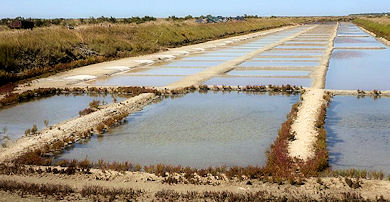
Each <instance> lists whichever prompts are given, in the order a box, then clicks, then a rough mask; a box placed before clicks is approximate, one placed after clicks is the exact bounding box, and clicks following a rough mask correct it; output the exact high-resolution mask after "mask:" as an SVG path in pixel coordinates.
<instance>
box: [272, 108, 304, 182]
mask: <svg viewBox="0 0 390 202" xmlns="http://www.w3.org/2000/svg"><path fill="white" fill-rule="evenodd" d="M299 105H300V103H297V104H294V105H293V106H292V109H291V112H290V114H289V115H288V116H287V121H286V122H284V123H283V124H282V127H281V128H280V129H279V132H278V137H277V138H276V140H275V142H274V144H272V145H271V151H270V152H269V153H268V159H267V165H266V167H267V168H268V169H270V170H272V173H273V175H276V176H279V177H289V176H290V175H291V174H294V173H295V170H294V167H295V166H296V165H295V164H294V161H293V159H292V158H291V157H290V156H289V155H288V142H289V140H293V139H294V134H292V132H291V125H292V124H293V121H294V119H295V118H296V116H297V113H298V107H299ZM295 169H296V168H295Z"/></svg>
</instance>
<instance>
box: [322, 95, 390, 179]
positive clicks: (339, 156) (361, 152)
mask: <svg viewBox="0 0 390 202" xmlns="http://www.w3.org/2000/svg"><path fill="white" fill-rule="evenodd" d="M325 127H326V130H327V132H328V134H327V143H328V151H329V154H330V155H329V163H330V166H331V167H332V168H333V169H352V168H355V169H366V170H375V171H380V170H382V171H383V172H385V173H387V174H390V98H379V99H373V98H372V97H365V98H359V99H358V98H357V97H354V96H335V97H334V98H333V100H332V102H331V104H330V106H329V109H328V112H327V118H326V124H325Z"/></svg>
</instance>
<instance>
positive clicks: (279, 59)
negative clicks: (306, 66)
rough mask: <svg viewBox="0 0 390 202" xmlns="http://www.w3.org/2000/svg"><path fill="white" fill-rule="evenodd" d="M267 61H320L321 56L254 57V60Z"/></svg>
mask: <svg viewBox="0 0 390 202" xmlns="http://www.w3.org/2000/svg"><path fill="white" fill-rule="evenodd" d="M258 60H260V61H267V62H271V61H272V62H277V61H286V62H319V58H311V57H309V58H305V57H295V58H293V57H291V58H290V57H256V58H252V61H258Z"/></svg>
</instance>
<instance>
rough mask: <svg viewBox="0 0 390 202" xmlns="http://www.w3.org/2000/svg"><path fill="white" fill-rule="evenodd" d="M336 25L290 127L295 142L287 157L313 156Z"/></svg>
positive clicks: (290, 144) (305, 158)
mask: <svg viewBox="0 0 390 202" xmlns="http://www.w3.org/2000/svg"><path fill="white" fill-rule="evenodd" d="M337 27H338V24H337V25H336V26H335V27H333V29H334V30H333V33H332V35H331V36H330V38H329V45H328V48H327V50H326V52H325V54H324V56H323V57H322V60H321V64H320V66H319V68H318V69H317V70H316V71H315V72H314V73H313V76H314V82H313V86H312V88H309V89H307V90H306V92H305V93H304V94H303V95H302V98H303V100H302V101H301V105H300V106H299V107H298V114H297V117H296V120H295V121H294V123H293V124H292V125H291V129H292V132H293V133H294V134H295V140H294V141H291V142H290V143H289V147H288V151H289V155H290V156H291V157H293V158H299V159H302V160H304V161H306V160H308V159H310V158H312V157H313V156H314V149H313V147H314V144H315V142H316V140H317V136H318V131H317V130H316V128H315V123H316V121H317V119H318V116H319V113H320V110H321V106H322V105H323V104H324V103H325V102H326V101H325V100H324V99H323V96H324V94H325V91H324V90H323V88H324V87H325V78H326V72H327V69H328V66H329V59H330V56H331V53H332V51H333V46H334V39H335V37H336V33H337Z"/></svg>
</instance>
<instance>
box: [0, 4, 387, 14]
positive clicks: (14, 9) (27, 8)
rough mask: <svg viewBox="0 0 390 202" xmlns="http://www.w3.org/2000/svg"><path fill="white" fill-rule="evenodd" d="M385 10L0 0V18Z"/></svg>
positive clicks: (382, 7)
mask: <svg viewBox="0 0 390 202" xmlns="http://www.w3.org/2000/svg"><path fill="white" fill-rule="evenodd" d="M389 11H390V0H224V1H223V0H191V1H189V0H186V1H185V0H105V1H103V0H0V18H6V17H12V18H13V17H17V16H22V17H34V18H59V17H64V18H79V17H84V18H88V17H91V16H94V17H99V16H107V17H108V16H114V17H131V16H145V15H150V16H156V17H167V16H170V15H176V16H185V15H189V14H190V15H193V16H199V15H202V14H203V15H205V14H212V15H223V16H235V15H243V14H250V15H261V16H271V15H275V16H301V15H347V14H350V13H362V12H365V13H366V12H389Z"/></svg>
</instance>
